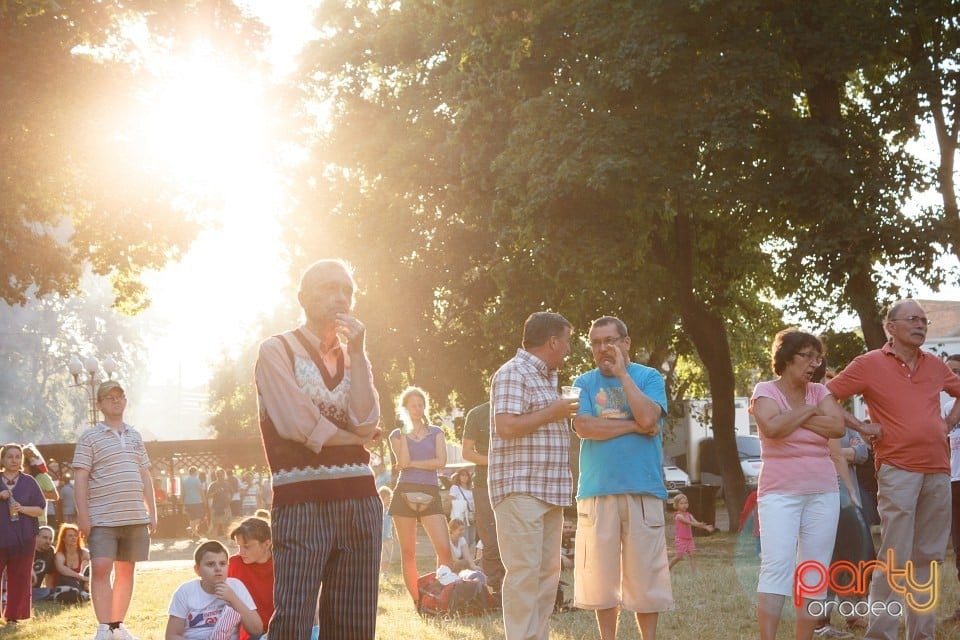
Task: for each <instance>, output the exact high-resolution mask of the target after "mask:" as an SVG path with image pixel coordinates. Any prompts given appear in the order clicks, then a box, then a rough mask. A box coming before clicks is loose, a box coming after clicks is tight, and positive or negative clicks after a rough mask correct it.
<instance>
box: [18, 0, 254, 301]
mask: <svg viewBox="0 0 960 640" xmlns="http://www.w3.org/2000/svg"><path fill="white" fill-rule="evenodd" d="M138 26H142V27H143V28H144V29H143V31H142V33H144V34H146V35H143V36H141V37H139V38H138V37H136V36H135V35H134V34H136V33H140V32H139V31H138V30H137V29H136V28H137V27H138ZM261 32H262V27H261V26H259V25H258V23H257V22H256V21H252V20H250V19H249V18H247V17H245V16H243V15H242V14H241V12H240V11H239V10H238V9H237V8H236V6H235V5H234V4H233V3H231V2H212V1H203V2H183V3H161V4H160V5H158V4H157V3H155V2H152V1H149V0H133V1H132V2H120V1H119V0H110V1H105V2H89V1H83V0H60V1H59V2H46V1H42V0H16V1H14V2H5V3H3V4H2V5H0V111H2V113H3V116H4V117H3V119H2V120H0V157H2V158H3V165H2V166H3V171H2V172H0V271H2V272H3V274H4V277H3V278H2V279H0V299H2V300H4V301H6V302H8V303H12V304H23V303H25V302H26V300H27V299H28V298H30V297H43V296H45V295H47V294H51V293H56V294H59V295H68V294H75V293H77V292H78V287H79V285H80V281H81V278H82V276H83V274H84V273H85V271H86V270H87V269H89V270H92V272H93V273H95V274H98V275H102V276H108V277H109V278H110V279H111V281H112V282H113V286H114V294H115V303H116V304H117V305H118V306H120V307H123V308H125V309H126V310H128V311H137V310H140V309H142V308H143V307H144V306H145V305H146V304H147V302H148V296H147V291H146V290H145V288H144V286H143V285H142V283H141V282H140V280H139V278H140V275H141V274H142V273H143V271H144V270H145V269H151V268H159V267H161V266H163V265H164V264H166V263H167V262H168V261H169V260H172V259H176V258H177V257H178V256H180V255H181V254H182V252H183V251H184V250H185V248H186V246H187V245H188V244H189V242H190V241H191V239H192V238H193V236H194V234H195V232H196V229H197V226H198V225H197V223H198V218H199V211H200V209H199V207H198V204H199V203H197V202H195V201H193V202H192V201H190V200H189V199H184V198H183V195H182V194H180V193H177V192H176V190H175V189H174V188H173V186H172V185H171V184H170V182H169V180H167V179H166V177H165V176H163V175H159V174H158V173H157V171H156V169H155V167H152V166H151V164H150V161H149V159H148V158H144V157H142V155H140V154H139V149H138V136H139V135H140V133H139V132H140V129H141V128H142V126H143V125H144V123H142V122H137V121H136V120H134V119H131V116H130V114H131V113H133V112H135V107H136V104H137V101H138V100H139V99H140V98H141V94H142V91H143V90H144V87H145V86H146V85H147V84H148V83H149V81H150V73H149V68H148V66H147V65H146V64H145V57H144V55H143V53H144V52H143V49H145V48H147V46H148V45H151V44H158V43H159V44H161V46H164V47H168V48H176V47H177V46H183V44H184V43H185V42H189V41H191V40H192V39H194V38H196V37H200V36H203V37H207V38H210V39H211V40H216V41H217V42H218V47H220V48H221V49H225V50H230V51H232V52H233V54H234V55H241V56H249V55H250V54H249V53H248V51H249V50H250V48H251V47H254V46H256V45H257V43H258V42H259V39H260V38H261Z"/></svg>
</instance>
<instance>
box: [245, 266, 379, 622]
mask: <svg viewBox="0 0 960 640" xmlns="http://www.w3.org/2000/svg"><path fill="white" fill-rule="evenodd" d="M297 300H298V301H299V302H300V306H301V307H302V308H303V313H304V316H305V318H306V320H305V322H304V323H303V325H301V326H300V327H298V328H297V329H294V330H293V331H287V332H285V333H282V334H280V335H277V336H273V337H271V338H268V339H266V340H264V341H263V343H262V344H261V345H260V353H259V357H258V359H257V366H256V383H257V396H258V398H257V399H258V402H259V407H260V432H261V435H262V437H263V446H264V450H265V451H266V455H267V461H268V462H269V464H270V471H271V474H272V479H273V509H272V527H273V550H274V602H275V603H276V610H275V611H274V614H273V617H272V618H271V619H270V625H269V636H270V637H271V638H309V637H310V633H311V628H312V627H313V622H314V616H315V615H319V621H320V637H322V638H330V639H340V638H342V639H344V640H347V639H349V640H373V637H374V631H375V628H376V615H377V589H378V577H379V569H380V545H381V534H382V529H383V526H382V522H383V505H382V503H381V502H380V498H379V497H378V496H377V488H376V484H375V483H374V475H373V470H372V469H371V468H370V455H369V453H368V452H367V450H366V449H365V448H364V445H365V444H366V443H367V442H369V441H371V440H372V439H374V438H376V437H378V436H379V434H380V430H379V429H378V427H377V424H378V422H379V419H380V410H379V399H378V397H377V392H376V389H374V387H373V380H372V374H371V371H370V364H369V362H368V361H367V355H366V352H365V349H364V326H363V324H362V323H361V322H360V321H359V320H357V319H356V318H354V317H353V316H352V315H351V311H352V309H353V302H354V281H353V276H352V275H351V273H350V269H349V268H348V267H347V265H346V264H345V263H343V262H342V261H339V260H321V261H318V262H316V263H314V264H312V265H311V266H310V267H308V268H307V270H306V271H305V272H304V274H303V277H302V278H301V280H300V291H299V292H298V294H297ZM318 596H319V601H318ZM318 607H319V611H318Z"/></svg>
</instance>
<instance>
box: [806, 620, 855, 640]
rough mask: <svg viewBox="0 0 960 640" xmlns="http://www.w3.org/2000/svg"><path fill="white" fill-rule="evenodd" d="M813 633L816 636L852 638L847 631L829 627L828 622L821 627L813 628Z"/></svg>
mask: <svg viewBox="0 0 960 640" xmlns="http://www.w3.org/2000/svg"><path fill="white" fill-rule="evenodd" d="M813 635H814V636H816V637H818V638H837V639H838V640H839V639H840V638H852V637H853V634H852V633H850V632H849V631H841V630H840V629H836V628H834V627H831V626H830V625H829V624H825V625H823V626H822V627H819V628H817V629H814V630H813Z"/></svg>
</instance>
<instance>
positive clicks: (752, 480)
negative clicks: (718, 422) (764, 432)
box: [700, 435, 763, 491]
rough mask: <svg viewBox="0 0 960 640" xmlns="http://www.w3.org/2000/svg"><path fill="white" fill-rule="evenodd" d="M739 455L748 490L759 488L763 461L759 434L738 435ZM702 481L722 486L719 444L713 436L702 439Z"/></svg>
mask: <svg viewBox="0 0 960 640" xmlns="http://www.w3.org/2000/svg"><path fill="white" fill-rule="evenodd" d="M736 439H737V455H738V456H739V458H740V468H741V469H743V478H744V480H745V481H746V483H747V490H748V491H752V490H753V489H756V488H757V481H758V480H759V479H760V468H761V467H762V466H763V461H762V460H761V459H760V438H759V436H742V435H738V436H736ZM700 482H701V483H703V484H713V485H717V486H721V484H722V483H721V478H720V462H719V460H718V459H717V444H716V442H715V441H714V439H713V438H704V439H703V440H701V441H700Z"/></svg>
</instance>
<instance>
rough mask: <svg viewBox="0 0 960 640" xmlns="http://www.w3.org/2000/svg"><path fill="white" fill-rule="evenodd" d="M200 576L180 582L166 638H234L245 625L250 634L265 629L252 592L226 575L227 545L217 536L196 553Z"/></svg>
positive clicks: (195, 567)
mask: <svg viewBox="0 0 960 640" xmlns="http://www.w3.org/2000/svg"><path fill="white" fill-rule="evenodd" d="M193 560H194V567H193V570H194V571H195V572H196V573H197V576H198V578H199V579H197V580H190V581H188V582H184V583H183V584H182V585H180V586H179V587H178V588H177V590H176V591H175V592H174V594H173V598H172V599H171V600H170V609H169V614H170V617H169V618H168V619H167V630H166V635H165V638H166V640H231V639H235V638H236V637H237V632H238V630H239V628H240V626H241V625H242V626H243V628H244V629H245V630H246V632H247V633H249V634H250V635H251V636H259V635H260V634H261V633H263V622H261V620H260V616H259V615H258V614H257V610H256V605H255V604H254V602H253V598H252V597H250V592H249V591H247V588H246V587H245V586H243V583H242V582H240V581H239V580H237V579H236V578H230V577H227V564H228V562H229V557H228V554H227V548H226V547H224V546H223V543H221V542H220V541H218V540H210V541H207V542H204V543H203V544H201V545H200V546H198V547H197V550H196V551H195V552H194V554H193Z"/></svg>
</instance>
